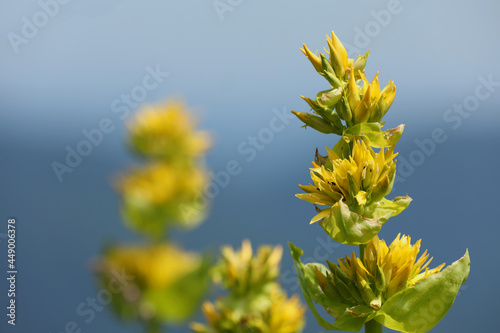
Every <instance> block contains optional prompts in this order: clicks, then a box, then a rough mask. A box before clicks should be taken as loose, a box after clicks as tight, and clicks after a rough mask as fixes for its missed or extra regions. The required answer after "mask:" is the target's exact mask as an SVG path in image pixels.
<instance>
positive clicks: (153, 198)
mask: <svg viewBox="0 0 500 333" xmlns="http://www.w3.org/2000/svg"><path fill="white" fill-rule="evenodd" d="M207 181H208V176H207V174H206V172H205V171H204V170H203V169H201V168H193V167H186V168H176V167H173V166H171V165H169V164H166V163H155V164H151V165H149V166H147V167H145V168H143V169H135V170H132V171H131V172H129V173H128V174H126V175H123V176H122V177H121V179H120V181H119V183H118V188H119V189H120V192H121V193H122V194H123V196H124V197H125V198H133V199H134V200H138V201H141V202H145V203H147V204H150V205H166V204H168V203H170V202H171V201H178V200H179V199H180V198H184V199H187V200H192V199H193V198H194V197H196V196H198V195H199V194H200V193H201V192H202V191H203V186H205V184H206V182H207Z"/></svg>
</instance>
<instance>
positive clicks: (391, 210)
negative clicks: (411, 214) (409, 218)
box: [363, 196, 412, 223]
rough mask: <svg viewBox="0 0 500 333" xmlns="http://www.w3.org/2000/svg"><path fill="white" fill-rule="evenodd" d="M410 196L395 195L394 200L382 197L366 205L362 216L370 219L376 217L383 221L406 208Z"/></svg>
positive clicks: (410, 199)
mask: <svg viewBox="0 0 500 333" xmlns="http://www.w3.org/2000/svg"><path fill="white" fill-rule="evenodd" d="M411 201H412V198H410V197H409V196H404V197H395V198H394V200H387V199H385V198H384V199H382V200H380V201H378V202H375V203H372V204H371V205H369V206H366V208H365V212H364V214H363V215H364V216H365V217H368V218H372V219H378V220H379V221H380V222H382V223H385V222H387V220H388V219H389V218H390V217H393V216H396V215H398V214H399V213H401V212H402V211H403V210H405V209H406V208H408V206H409V205H410V202H411Z"/></svg>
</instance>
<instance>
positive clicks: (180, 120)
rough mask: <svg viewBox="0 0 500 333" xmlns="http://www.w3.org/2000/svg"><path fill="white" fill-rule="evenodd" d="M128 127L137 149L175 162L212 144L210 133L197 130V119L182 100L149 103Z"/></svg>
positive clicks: (133, 144) (132, 142) (193, 154)
mask: <svg viewBox="0 0 500 333" xmlns="http://www.w3.org/2000/svg"><path fill="white" fill-rule="evenodd" d="M128 127H129V130H130V142H131V145H132V147H133V148H134V149H135V150H136V151H138V152H139V153H141V154H144V155H148V156H150V157H157V158H163V159H168V160H169V162H171V163H173V162H176V161H180V162H186V161H185V160H188V161H189V160H190V159H193V158H197V157H200V156H201V155H203V154H204V153H205V151H206V150H207V149H208V148H209V147H210V145H211V140H210V137H209V135H208V134H207V133H206V132H203V131H197V130H196V122H195V121H194V119H193V118H192V117H191V115H190V111H189V110H188V109H187V107H186V106H185V104H184V103H183V102H181V101H176V100H171V101H169V102H167V103H166V104H164V105H163V106H148V107H145V108H143V109H142V110H140V111H139V113H137V114H136V116H135V119H133V121H132V122H130V123H129V124H128Z"/></svg>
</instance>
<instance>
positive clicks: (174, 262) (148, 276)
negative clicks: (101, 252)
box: [102, 243, 202, 289]
mask: <svg viewBox="0 0 500 333" xmlns="http://www.w3.org/2000/svg"><path fill="white" fill-rule="evenodd" d="M201 261H202V259H201V257H200V256H199V255H198V254H196V253H189V252H184V251H182V250H181V249H179V248H177V247H175V246H172V245H170V244H168V243H162V244H160V245H155V246H152V247H140V246H125V247H120V248H114V249H112V250H111V251H110V252H109V253H108V254H107V256H106V257H105V258H104V260H103V261H102V264H103V265H104V266H105V267H106V268H107V270H111V269H116V270H120V269H124V270H125V271H126V272H127V274H129V275H132V276H134V277H135V281H137V284H138V285H144V286H147V288H154V289H161V288H165V287H166V286H169V285H172V284H173V283H174V282H175V281H177V280H178V279H179V278H181V277H183V276H184V275H186V274H187V273H189V272H191V271H194V270H196V269H197V267H199V265H200V263H201Z"/></svg>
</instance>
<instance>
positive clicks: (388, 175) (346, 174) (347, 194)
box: [296, 140, 397, 223]
mask: <svg viewBox="0 0 500 333" xmlns="http://www.w3.org/2000/svg"><path fill="white" fill-rule="evenodd" d="M327 150H328V159H327V160H326V163H324V164H323V165H319V164H317V163H315V162H313V163H312V164H313V168H311V178H312V181H313V182H314V185H299V187H300V188H301V189H302V190H304V191H305V192H306V193H302V194H297V195H296V196H297V197H298V198H299V199H302V200H305V201H308V202H310V203H313V204H315V205H322V206H329V207H332V206H333V205H335V204H336V203H337V202H339V201H340V200H342V201H343V202H345V203H346V204H347V205H348V206H349V207H351V208H352V209H353V210H354V211H356V209H358V208H359V207H360V206H363V205H369V204H370V203H372V202H378V201H380V200H381V199H383V197H384V196H385V195H386V194H388V193H389V192H390V191H391V188H392V185H393V182H394V176H395V173H396V162H395V160H394V157H396V156H397V153H396V154H395V153H394V147H392V148H390V149H388V150H384V149H381V150H380V151H379V152H378V153H375V152H374V151H373V150H372V148H371V147H369V146H368V145H366V144H365V142H364V141H357V140H356V141H354V148H353V151H352V155H351V156H349V158H340V157H339V156H338V155H337V154H336V153H335V152H334V151H332V150H330V149H328V148H327ZM328 214H330V209H325V210H323V211H321V212H320V213H319V214H317V215H316V216H315V217H314V218H313V219H312V220H311V223H314V222H317V221H319V220H321V219H322V218H324V217H326V216H327V215H328Z"/></svg>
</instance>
